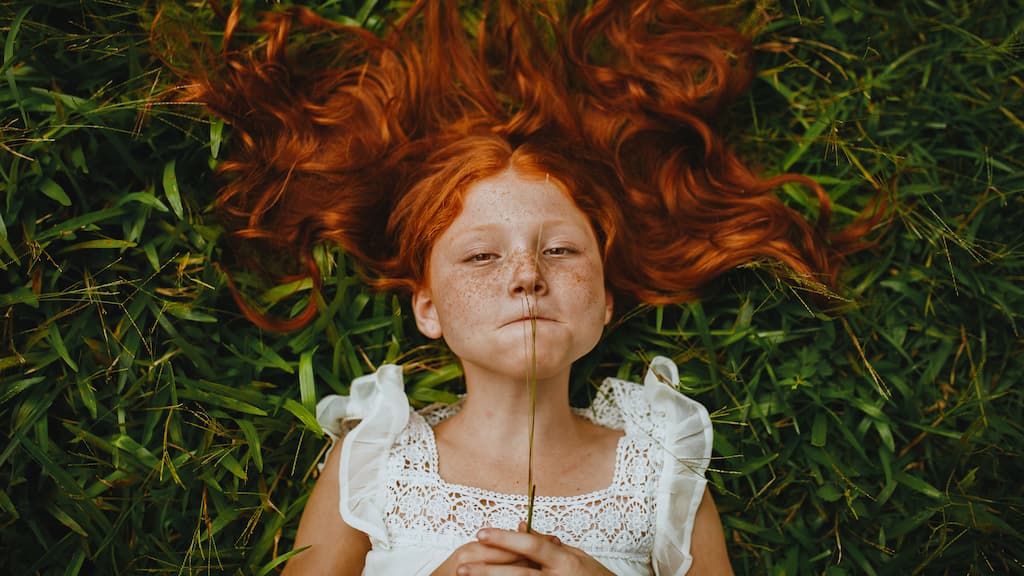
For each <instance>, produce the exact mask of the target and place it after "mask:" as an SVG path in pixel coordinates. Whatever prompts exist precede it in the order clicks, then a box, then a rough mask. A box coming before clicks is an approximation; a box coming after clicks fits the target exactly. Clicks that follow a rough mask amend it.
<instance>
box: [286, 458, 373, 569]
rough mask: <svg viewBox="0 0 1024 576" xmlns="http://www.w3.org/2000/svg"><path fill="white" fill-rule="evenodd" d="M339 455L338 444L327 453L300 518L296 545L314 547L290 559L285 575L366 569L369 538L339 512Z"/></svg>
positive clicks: (296, 546) (297, 546) (298, 546)
mask: <svg viewBox="0 0 1024 576" xmlns="http://www.w3.org/2000/svg"><path fill="white" fill-rule="evenodd" d="M339 458H341V450H340V447H339V446H335V447H334V448H333V449H332V450H331V452H330V454H328V456H327V463H326V465H324V469H323V472H322V473H321V474H320V479H319V480H317V482H316V485H315V486H314V487H313V493H312V494H310V496H309V500H308V501H307V502H306V508H305V509H304V510H303V511H302V519H301V520H299V531H298V533H297V534H296V535H295V548H302V547H304V546H311V548H309V549H308V550H306V551H304V552H300V553H299V554H298V555H297V556H295V557H293V558H292V559H291V560H289V561H288V564H287V565H286V566H285V568H284V572H283V573H282V574H283V576H301V575H304V574H331V575H332V576H359V575H360V574H362V572H363V564H364V563H365V561H366V553H367V552H369V551H370V539H369V537H367V536H366V534H364V533H362V532H360V531H359V530H356V529H355V528H352V527H351V526H349V525H348V524H346V523H345V521H344V520H342V518H341V514H340V513H339V512H338V504H339V502H338V500H339V498H340V494H339V486H338V482H339V479H338V459H339Z"/></svg>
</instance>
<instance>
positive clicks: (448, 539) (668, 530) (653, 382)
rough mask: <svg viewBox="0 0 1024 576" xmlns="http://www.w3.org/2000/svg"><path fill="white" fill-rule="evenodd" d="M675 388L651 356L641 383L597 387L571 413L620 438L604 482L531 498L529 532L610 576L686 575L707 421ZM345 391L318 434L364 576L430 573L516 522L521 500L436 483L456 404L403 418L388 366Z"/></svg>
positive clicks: (326, 403)
mask: <svg viewBox="0 0 1024 576" xmlns="http://www.w3.org/2000/svg"><path fill="white" fill-rule="evenodd" d="M677 382H678V373H677V371H676V366H675V364H673V363H672V362H671V361H669V360H667V359H665V358H660V357H659V358H655V359H654V360H653V361H652V363H651V368H650V370H649V371H648V374H647V376H646V377H645V380H644V384H643V385H639V384H634V383H631V382H626V381H622V380H618V379H612V378H609V379H607V380H605V382H604V383H603V384H602V386H601V388H600V389H599V393H598V396H597V398H596V399H595V401H594V402H593V404H592V406H591V407H590V408H588V409H586V410H580V411H578V413H579V414H580V415H581V416H583V417H584V418H587V419H589V420H591V421H592V422H594V423H595V424H598V425H601V426H605V427H608V428H613V429H616V430H622V431H624V435H623V436H622V437H621V438H620V439H619V442H618V446H617V450H616V457H615V458H616V460H615V471H614V474H613V479H612V482H611V484H610V485H609V486H608V487H606V488H603V489H601V490H597V491H594V492H589V493H586V494H581V495H578V496H571V497H543V496H538V497H537V498H536V500H535V502H534V527H535V529H536V530H537V531H538V532H542V533H545V534H554V535H556V536H558V537H559V539H560V540H561V541H562V542H564V543H566V544H569V545H571V546H575V547H577V548H580V549H582V550H583V551H585V552H587V553H588V554H590V555H591V556H593V557H594V558H595V559H597V560H598V561H599V562H601V563H602V564H604V565H605V566H606V567H607V568H608V569H609V570H611V571H612V572H613V573H615V574H618V575H620V576H631V575H651V574H657V575H659V576H663V575H667V574H671V575H679V576H681V575H683V574H685V573H686V570H687V569H688V568H689V564H690V560H691V558H690V553H689V544H690V536H691V531H692V527H693V519H694V515H695V514H696V510H697V506H698V505H699V504H700V500H701V497H702V496H703V492H704V486H705V483H706V482H705V480H704V470H705V469H706V467H707V464H708V458H709V456H710V450H711V423H710V420H709V419H708V415H707V411H706V410H705V409H704V407H703V406H701V405H700V404H699V403H697V402H694V401H693V400H690V399H689V398H686V397H685V396H683V395H681V394H679V393H678V392H676V391H675V389H674V385H675V384H676V383H677ZM351 392H352V395H351V396H350V397H341V396H330V397H327V398H325V399H324V400H321V402H320V403H319V404H318V406H317V419H318V420H319V421H320V423H321V425H322V426H323V427H324V428H325V430H326V431H327V432H328V434H330V435H332V436H333V437H335V438H340V437H342V436H343V437H344V441H343V442H342V443H341V449H342V454H341V462H340V469H339V472H340V476H341V482H340V483H341V494H340V496H341V499H340V513H341V515H342V517H343V518H344V520H345V521H346V522H347V523H348V524H349V525H350V526H352V527H354V528H356V529H358V530H361V531H363V532H365V533H366V534H367V535H368V536H369V537H370V541H371V544H372V550H371V551H370V553H369V554H368V555H367V558H366V565H365V569H364V572H363V573H364V574H373V575H377V574H403V575H406V574H409V575H427V574H430V572H431V571H432V570H433V569H434V568H436V567H437V566H438V565H440V564H441V563H442V562H443V561H444V560H445V559H446V558H447V557H448V556H449V555H450V554H451V553H452V551H454V550H455V549H456V548H458V547H459V546H461V545H463V544H465V543H467V542H470V541H472V540H473V539H474V538H475V534H476V532H477V531H478V530H479V529H480V528H483V527H486V526H493V527H498V528H507V529H515V528H516V526H517V525H518V524H519V522H520V521H522V520H523V519H525V517H526V508H527V497H526V496H525V495H523V494H500V493H495V492H491V491H488V490H483V489H480V488H475V487H471V486H464V485H461V484H458V483H455V482H454V481H453V482H448V481H446V480H445V479H443V478H441V476H440V475H439V474H438V457H437V447H436V444H435V437H434V432H433V426H435V425H436V424H437V423H439V422H441V421H443V420H444V419H446V418H448V417H450V416H451V415H452V414H454V413H455V412H457V411H458V410H459V408H460V407H461V404H458V403H457V404H454V405H450V406H442V405H435V406H431V407H428V408H426V409H424V410H423V411H421V412H415V411H411V410H410V409H409V407H408V402H407V400H406V398H405V396H404V391H403V388H402V379H401V369H400V368H399V367H397V366H383V367H381V369H380V370H378V371H377V373H376V374H373V375H369V376H364V377H362V378H359V379H357V380H356V381H354V382H353V384H352V390H351ZM355 420H358V424H357V425H356V426H355V427H354V428H353V427H352V426H351V423H352V422H353V421H355ZM349 429H350V430H349ZM346 432H347V433H346Z"/></svg>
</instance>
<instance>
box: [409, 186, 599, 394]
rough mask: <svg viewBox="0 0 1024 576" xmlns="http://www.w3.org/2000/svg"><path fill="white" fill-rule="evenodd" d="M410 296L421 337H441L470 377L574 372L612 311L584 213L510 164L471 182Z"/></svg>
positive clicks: (554, 189)
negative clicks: (531, 370) (532, 366)
mask: <svg viewBox="0 0 1024 576" xmlns="http://www.w3.org/2000/svg"><path fill="white" fill-rule="evenodd" d="M428 270H429V277H428V279H427V281H426V283H425V286H423V287H421V288H420V289H419V290H417V291H416V292H415V293H414V294H413V312H414V314H415V316H416V323H417V326H418V327H419V329H420V331H421V332H423V334H424V335H426V336H428V337H431V338H440V337H442V336H443V337H444V339H445V341H446V342H447V344H448V346H449V347H450V348H451V350H452V352H454V353H455V355H456V356H458V357H459V359H460V360H461V361H462V364H463V368H464V370H465V371H466V373H467V374H469V373H471V372H472V373H478V374H479V373H492V374H495V375H498V374H501V375H506V376H517V377H522V376H524V375H525V369H526V367H527V366H528V362H529V359H530V355H531V354H532V351H533V349H534V344H533V343H532V342H531V340H532V338H533V336H532V333H533V327H532V323H531V321H530V318H531V316H535V317H536V344H535V346H536V353H537V377H538V378H539V379H543V378H550V377H555V376H558V375H561V374H562V373H563V372H564V373H567V372H568V370H569V368H570V366H571V365H572V363H573V362H574V361H576V360H577V359H579V358H580V357H581V356H583V355H584V354H586V353H587V352H589V351H590V350H591V349H592V348H593V347H594V346H595V345H596V344H597V341H598V339H600V337H601V332H602V331H603V329H604V325H605V324H607V323H608V321H609V319H610V318H611V314H612V299H611V295H610V293H608V292H607V291H606V290H605V285H604V270H603V268H602V265H601V252H600V249H599V248H598V244H597V239H596V237H595V235H594V231H593V229H592V227H591V225H590V222H589V221H588V220H587V217H586V216H585V215H584V214H583V213H582V212H581V211H580V210H579V208H577V207H576V205H575V204H574V203H573V202H572V200H571V199H570V198H569V196H568V195H567V194H566V193H565V192H563V191H562V189H561V188H560V187H559V186H558V185H556V184H555V183H554V182H551V181H549V180H546V179H544V178H536V177H530V176H522V175H520V174H519V173H517V172H516V171H515V170H513V169H511V168H509V169H507V170H505V171H504V172H502V173H501V174H498V175H497V176H493V177H491V178H487V179H484V180H481V181H479V182H477V183H476V184H474V185H472V186H470V187H469V189H468V190H467V192H466V197H465V199H464V203H463V208H462V213H461V214H459V216H458V217H457V218H456V219H455V220H454V221H453V222H452V224H451V226H450V227H449V228H448V229H447V230H445V232H444V233H443V234H441V235H440V236H439V237H438V239H437V241H436V242H435V244H434V247H433V249H432V251H431V253H430V260H429V267H428Z"/></svg>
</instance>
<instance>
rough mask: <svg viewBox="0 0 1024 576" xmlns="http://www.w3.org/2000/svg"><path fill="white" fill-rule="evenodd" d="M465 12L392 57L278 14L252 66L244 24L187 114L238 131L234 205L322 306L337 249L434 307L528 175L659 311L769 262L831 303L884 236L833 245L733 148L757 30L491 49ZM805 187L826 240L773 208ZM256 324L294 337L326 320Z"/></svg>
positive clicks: (582, 25) (531, 28)
mask: <svg viewBox="0 0 1024 576" xmlns="http://www.w3.org/2000/svg"><path fill="white" fill-rule="evenodd" d="M456 4H457V3H455V2H441V1H428V0H418V1H417V2H415V3H414V4H413V6H412V7H411V8H410V9H409V11H408V12H407V13H406V14H405V16H404V17H403V18H402V19H401V20H400V21H398V22H397V23H395V24H394V25H393V26H392V27H391V28H390V29H389V31H388V32H387V33H386V34H385V35H384V36H383V37H378V36H375V35H373V34H371V33H369V32H367V31H366V30H363V29H360V28H355V27H349V26H344V25H340V24H337V23H334V22H331V21H327V20H325V19H323V18H321V17H319V16H317V15H316V14H314V13H313V12H311V11H309V10H307V9H303V8H291V9H287V10H284V11H279V12H273V13H269V14H267V15H265V17H264V19H263V21H262V23H261V24H260V25H259V27H258V31H259V32H261V33H262V34H263V35H265V40H264V41H263V42H262V43H261V44H260V45H259V47H258V48H257V47H252V46H250V47H248V48H245V49H235V48H233V46H234V44H235V43H234V41H233V38H234V35H235V32H236V31H237V30H238V28H239V20H240V14H239V12H238V8H237V5H236V8H235V10H234V11H233V12H231V13H230V14H229V15H228V17H227V26H226V30H225V34H224V41H223V42H224V49H223V51H222V53H221V54H220V55H219V56H218V57H217V58H216V59H211V60H210V61H209V62H207V63H205V64H204V65H203V66H197V67H195V69H192V70H188V71H186V72H185V74H186V76H188V77H190V78H191V80H192V81H193V82H192V83H191V84H189V85H188V86H187V87H186V88H185V89H184V90H185V92H186V93H185V95H184V97H183V98H184V99H187V100H191V101H197V102H202V103H204V104H206V105H207V107H208V108H209V109H210V110H211V111H213V113H215V114H217V115H219V116H221V117H222V118H224V119H226V120H227V121H228V122H229V123H230V124H231V125H232V126H233V128H234V142H235V145H234V149H233V151H232V152H231V154H230V156H229V158H228V159H227V160H225V161H224V162H222V163H221V165H220V166H219V171H220V172H221V173H222V174H223V175H225V176H227V177H228V183H227V184H226V185H225V186H224V188H223V189H222V191H221V193H220V196H219V198H218V205H219V207H220V208H221V210H222V214H223V215H224V217H225V220H226V222H227V223H228V224H229V226H230V227H231V228H232V229H233V231H234V234H235V235H236V236H237V237H238V238H241V239H246V240H251V241H255V242H260V243H269V244H271V245H273V246H277V247H283V248H286V249H288V250H290V251H292V252H293V253H294V254H295V255H296V256H297V258H298V260H299V261H302V262H305V265H306V267H307V269H309V271H310V273H311V274H312V275H313V277H314V281H315V282H317V284H316V286H317V287H319V284H318V281H319V278H318V276H319V274H318V272H317V271H316V269H315V265H314V264H313V261H312V258H311V256H310V251H311V247H312V246H313V245H314V244H316V243H317V242H325V241H326V242H333V243H336V244H339V245H340V246H342V247H343V248H344V249H345V250H346V251H347V252H348V253H349V254H351V255H353V256H354V257H355V258H357V259H358V261H360V262H361V263H362V264H363V265H364V266H365V267H366V269H367V270H368V271H369V275H368V277H369V279H370V281H371V282H372V283H373V284H375V285H376V286H378V287H380V288H384V289H403V290H414V289H416V287H418V286H420V285H421V284H422V283H423V281H424V279H425V278H426V274H427V270H426V268H425V267H426V262H427V260H428V258H427V257H428V255H429V252H430V249H431V247H432V245H433V242H434V240H435V239H436V238H437V237H438V236H439V235H440V234H441V233H442V232H443V231H444V230H445V229H446V228H447V227H448V225H449V224H450V223H451V222H452V220H454V219H455V217H457V216H458V214H459V212H460V210H461V206H462V199H463V196H464V194H465V191H466V190H467V189H468V188H469V186H471V185H472V184H473V183H474V182H477V181H479V180H482V179H484V178H487V177H489V176H493V175H495V174H498V173H499V172H501V171H503V170H504V169H506V168H507V167H508V166H514V167H515V168H516V169H517V170H519V171H521V172H523V173H525V174H537V175H546V176H547V177H550V178H552V179H553V180H555V181H557V182H558V183H559V184H560V185H561V186H562V187H563V189H564V190H565V191H566V193H568V194H569V195H570V196H571V197H572V199H573V200H574V202H575V203H576V205H577V206H578V207H579V208H580V209H581V210H582V211H583V212H584V213H585V214H586V215H587V216H588V217H589V218H590V221H591V223H592V224H593V226H594V229H595V231H596V233H597V236H598V238H599V241H600V242H601V244H602V247H603V250H604V257H605V262H604V263H605V271H606V281H607V283H608V285H609V286H610V287H611V288H612V289H613V290H614V291H615V292H617V293H619V294H620V295H627V296H631V297H633V298H636V299H638V300H640V301H643V302H648V303H656V304H661V303H669V302H679V301H685V300H688V299H692V298H694V297H696V294H697V290H698V289H699V288H700V287H701V286H703V285H705V284H706V283H707V282H709V281H710V280H712V279H714V278H716V277H717V276H719V275H721V274H723V273H724V272H726V271H728V270H730V269H733V268H735V267H737V266H739V265H741V264H744V263H748V262H750V261H752V260H757V259H764V258H767V259H771V260H773V261H776V262H780V263H782V264H783V265H784V266H785V267H787V268H788V269H789V270H791V271H792V272H793V273H794V274H795V277H796V278H800V279H807V280H811V281H814V282H818V283H822V284H827V285H831V284H834V283H835V281H836V274H837V269H838V264H839V262H840V261H841V260H842V258H843V257H844V256H845V255H846V254H849V253H850V252H852V251H853V250H856V249H858V248H860V247H861V246H862V245H863V243H862V238H863V236H864V234H865V233H866V232H867V231H868V230H869V229H870V227H871V225H872V224H873V220H872V219H871V218H865V219H861V220H859V221H857V222H855V223H854V225H852V226H850V227H849V228H847V229H846V230H844V231H842V232H840V233H835V234H831V235H829V233H828V228H829V222H830V209H829V206H830V205H829V200H828V197H827V195H826V194H825V192H824V190H823V189H822V188H821V186H819V185H818V184H817V183H815V182H814V181H813V180H811V179H810V178H807V177H804V176H800V175H794V174H787V175H781V176H776V177H774V178H769V179H761V178H759V177H757V176H756V175H754V174H753V173H752V171H751V170H750V169H748V168H747V167H746V165H745V164H744V163H743V162H741V161H740V160H739V159H738V158H737V157H736V156H735V154H734V153H733V152H732V151H731V150H730V149H729V148H728V147H727V146H726V144H725V143H724V141H723V138H722V137H721V135H720V134H718V133H717V132H716V131H715V130H714V129H713V128H712V124H711V122H712V121H713V120H714V118H715V117H716V116H717V115H718V114H719V113H721V112H722V111H723V110H724V109H725V108H727V107H728V106H729V105H730V104H731V103H732V102H734V101H735V99H736V98H737V97H738V96H739V95H741V94H743V93H744V91H745V90H746V89H747V88H748V86H749V84H750V82H751V79H752V77H753V67H752V63H751V60H752V48H751V45H750V42H749V40H748V39H747V38H746V37H745V36H743V35H741V34H740V33H738V32H737V31H735V30H733V29H731V28H728V27H725V26H722V25H718V24H715V23H713V22H712V21H710V20H709V19H708V18H707V14H704V13H701V14H698V12H697V11H695V10H693V9H691V8H689V7H688V6H687V5H686V3H684V2H680V1H673V0H644V1H638V2H632V3H624V2H617V1H613V0H597V1H595V2H594V3H593V5H592V6H591V8H590V9H589V10H587V11H586V12H585V13H583V14H580V15H576V16H571V17H570V16H568V15H565V14H559V13H556V12H554V11H551V10H549V9H548V8H547V7H546V6H547V3H537V4H535V5H534V4H531V3H525V2H518V1H516V0H496V1H495V2H493V3H492V4H491V5H490V11H489V12H488V13H487V14H485V15H484V17H483V18H481V20H480V25H479V27H478V29H477V30H476V31H475V32H473V33H470V32H467V31H466V30H465V29H464V27H463V24H462V21H461V20H460V18H459V13H458V9H457V7H456ZM155 29H158V28H155ZM299 32H301V34H300V33H299ZM790 182H792V183H799V184H802V185H804V186H806V187H807V188H809V189H810V190H811V191H813V192H814V193H815V194H816V195H817V198H818V201H819V210H818V217H817V221H816V222H815V223H814V224H811V223H809V222H808V221H807V220H806V219H805V218H804V217H802V216H801V215H800V214H798V213H796V212H795V211H793V210H792V209H790V208H788V207H787V206H786V205H785V204H784V203H783V202H781V201H780V200H779V199H778V198H777V197H776V196H775V195H774V194H773V192H772V191H773V189H775V188H777V187H778V186H780V185H782V184H784V183H790ZM240 303H241V302H240ZM242 308H243V310H245V312H246V314H247V315H248V316H249V317H250V318H251V319H252V320H253V321H255V322H256V323H257V324H260V325H261V326H264V327H266V328H271V329H276V330H289V329H293V328H296V327H299V326H301V325H303V324H305V323H306V322H308V321H309V319H310V318H311V317H312V315H313V314H314V313H315V309H314V308H313V304H312V302H311V305H310V308H309V309H307V311H306V313H304V314H302V315H300V316H299V317H297V318H293V319H291V320H287V321H275V320H271V319H268V318H266V317H264V316H262V315H260V314H258V313H255V312H253V311H252V310H250V309H249V308H248V307H247V306H245V305H244V304H242Z"/></svg>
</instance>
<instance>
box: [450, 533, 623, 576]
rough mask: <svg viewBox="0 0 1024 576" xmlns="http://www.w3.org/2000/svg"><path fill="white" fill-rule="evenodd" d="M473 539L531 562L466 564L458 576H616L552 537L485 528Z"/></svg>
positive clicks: (579, 551)
mask: <svg viewBox="0 0 1024 576" xmlns="http://www.w3.org/2000/svg"><path fill="white" fill-rule="evenodd" d="M476 537H477V540H478V542H479V543H480V544H481V545H485V546H486V547H488V548H491V549H492V550H495V551H503V552H506V553H508V554H513V555H515V556H516V557H517V558H525V559H527V560H529V561H530V563H529V565H523V564H519V563H515V564H503V565H497V564H494V563H489V562H486V561H484V562H476V561H474V562H467V563H465V564H462V565H460V566H458V571H457V572H456V574H457V575H458V576H521V575H522V576H526V575H541V574H547V575H550V576H577V575H590V576H615V575H614V574H612V573H611V572H609V571H608V569H607V568H605V567H604V566H602V565H601V563H599V562H598V561H597V560H594V559H593V558H591V557H590V556H588V555H587V554H586V553H585V552H583V551H582V550H580V549H579V548H573V547H572V546H568V545H565V544H562V543H561V542H560V541H559V540H558V538H556V537H554V536H548V535H544V534H536V533H533V534H527V533H525V532H522V531H520V532H512V531H511V530H500V529H497V528H484V529H483V530H481V531H480V532H478V533H477V536H476Z"/></svg>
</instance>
